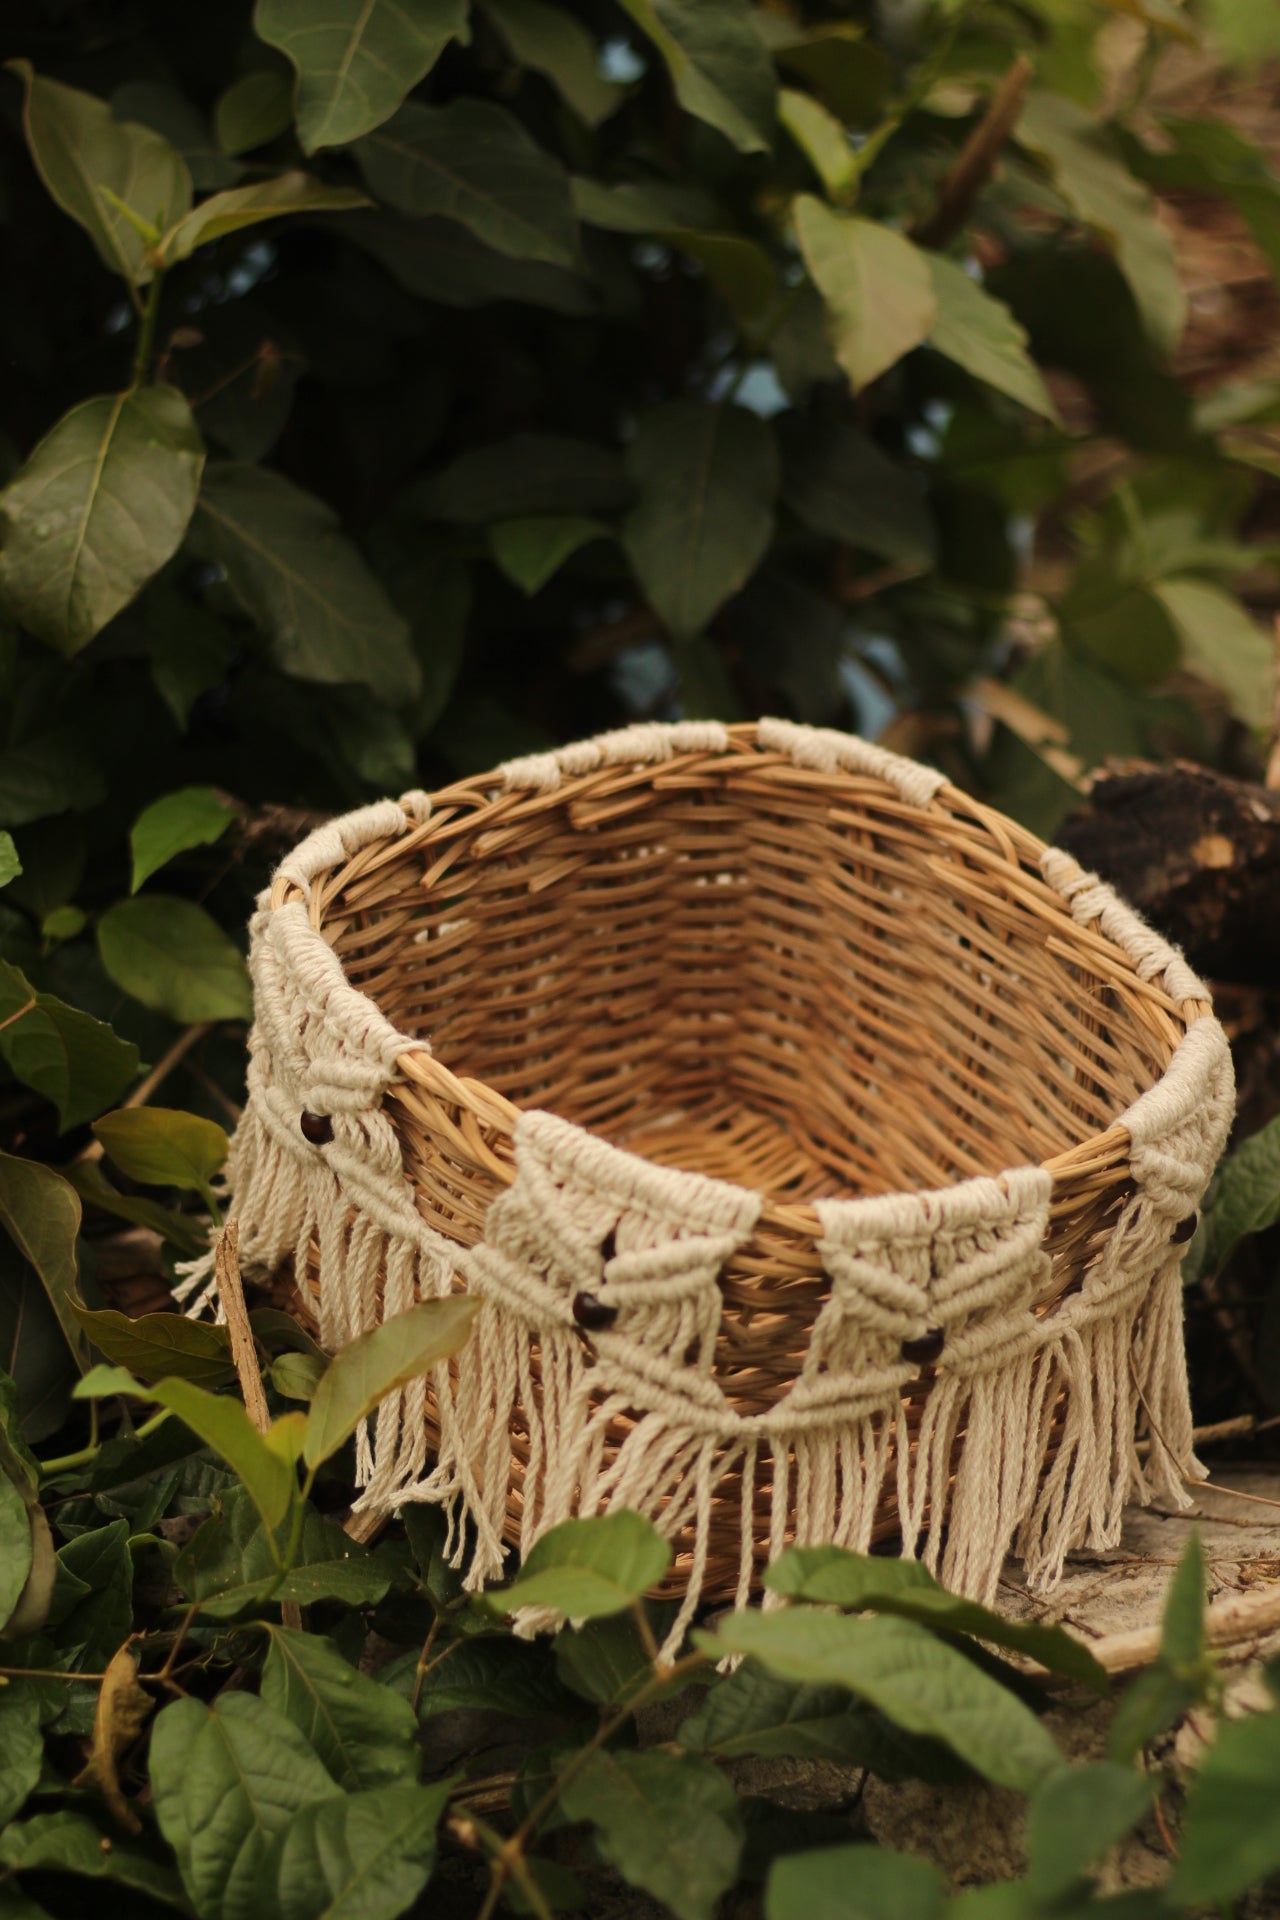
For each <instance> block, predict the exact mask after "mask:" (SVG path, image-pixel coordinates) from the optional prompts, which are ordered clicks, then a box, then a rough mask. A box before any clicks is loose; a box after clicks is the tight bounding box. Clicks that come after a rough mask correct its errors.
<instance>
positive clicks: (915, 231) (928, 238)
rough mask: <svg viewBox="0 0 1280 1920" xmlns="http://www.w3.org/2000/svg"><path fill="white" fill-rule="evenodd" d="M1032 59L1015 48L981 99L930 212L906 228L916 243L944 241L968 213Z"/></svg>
mask: <svg viewBox="0 0 1280 1920" xmlns="http://www.w3.org/2000/svg"><path fill="white" fill-rule="evenodd" d="M1032 72H1033V69H1032V65H1031V62H1030V61H1029V60H1028V59H1027V57H1026V55H1025V54H1024V53H1020V54H1019V55H1018V57H1017V59H1016V60H1015V61H1014V63H1013V65H1012V66H1011V67H1010V69H1009V71H1008V73H1006V75H1005V76H1004V79H1003V80H1002V81H1001V82H1000V85H999V86H998V87H997V88H996V90H995V92H994V93H993V94H992V96H991V98H990V100H989V101H988V102H987V110H986V112H985V113H984V114H983V116H982V118H981V120H980V121H979V122H978V124H977V126H976V127H975V128H974V130H973V132H972V133H971V134H970V135H969V138H968V139H967V140H966V141H965V143H964V145H963V147H961V149H960V151H959V153H958V154H957V155H956V158H955V163H954V165H953V166H952V168H951V171H950V173H949V174H948V175H947V177H946V179H945V180H944V181H943V183H942V187H941V189H940V191H939V193H938V198H937V201H936V203H935V204H934V206H933V208H932V210H931V212H929V213H927V214H926V215H925V217H924V219H923V220H921V221H920V222H919V223H918V225H916V226H915V227H913V228H912V230H911V238H912V239H913V240H914V241H915V242H916V244H917V246H921V247H935V248H938V247H945V246H946V244H947V242H948V241H949V240H952V239H954V237H955V235H956V234H957V233H959V232H960V229H961V228H962V227H963V226H964V223H965V221H966V220H967V219H968V217H969V214H970V212H971V210H972V208H973V205H974V202H975V201H976V200H977V198H978V195H979V194H980V193H981V192H982V189H983V188H984V187H985V186H986V184H987V182H988V180H990V178H991V176H992V174H993V173H994V172H995V168H996V161H997V160H998V159H999V157H1000V152H1001V149H1002V148H1003V146H1004V143H1005V141H1006V140H1007V139H1008V138H1009V135H1010V134H1011V133H1012V132H1013V129H1014V127H1015V126H1016V125H1017V123H1018V116H1019V114H1020V113H1021V112H1022V107H1023V103H1024V101H1025V100H1026V97H1027V88H1028V87H1029V86H1030V84H1031V78H1032Z"/></svg>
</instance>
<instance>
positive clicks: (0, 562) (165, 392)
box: [0, 386, 204, 654]
mask: <svg viewBox="0 0 1280 1920" xmlns="http://www.w3.org/2000/svg"><path fill="white" fill-rule="evenodd" d="M203 466H204V446H203V443H202V441H201V439H200V434H199V431H198V429H197V427H196V423H195V421H194V420H193V419H192V417H191V409H190V407H188V405H187V403H186V401H185V400H184V399H183V397H182V395H181V394H180V393H179V392H177V390H176V389H175V388H173V387H165V386H157V387H136V388H133V389H131V390H130V391H129V392H128V393H112V394H100V395H98V396H97V398H96V399H93V400H85V401H83V402H82V403H81V405H80V406H78V407H73V408H72V409H71V411H70V413H67V414H64V415H63V417H62V419H61V420H59V421H58V423H57V425H56V426H54V427H52V428H51V429H50V430H49V432H48V433H47V434H46V435H45V437H44V439H43V440H41V442H40V443H39V445H38V446H37V447H36V448H35V450H34V452H33V453H32V454H31V456H30V458H29V459H28V461H27V462H26V465H25V466H24V467H23V468H22V470H21V471H20V472H19V473H18V475H17V477H16V478H15V479H13V480H12V481H10V483H9V485H8V486H7V487H6V488H5V490H4V492H3V493H0V606H3V608H4V610H5V611H6V612H8V613H9V614H10V616H11V617H12V618H13V619H15V620H17V621H18V622H20V624H21V625H22V626H24V627H26V628H27V630H28V632H30V633H34V634H35V635H36V636H37V637H38V638H39V639H41V640H46V641H48V643H49V645H50V646H53V647H56V648H57V649H58V650H59V652H61V653H67V654H72V653H79V651H80V649H81V648H82V647H85V646H87V645H88V643H89V641H90V640H92V639H93V637H94V635H95V634H96V633H98V632H100V630H101V629H102V628H103V627H105V626H106V624H107V622H108V620H111V619H112V618H114V616H115V615H116V614H117V613H119V612H120V610H121V608H122V607H127V606H128V604H129V602H130V601H131V600H133V599H134V598H135V596H136V595H137V594H138V593H139V592H140V591H141V590H142V588H143V587H144V586H145V585H146V584H147V581H148V580H150V579H151V578H152V577H153V576H154V575H155V574H157V573H158V572H159V571H160V569H161V567H162V566H164V564H165V562H166V561H167V560H169V559H171V558H172V556H173V555H174V554H175V553H176V552H177V550H178V547H179V546H180V544H181V542H182V537H183V535H184V534H185V532H186V530H187V525H188V522H189V521H190V519H191V514H192V510H193V508H194V507H195V503H196V494H197V492H198V490H199V486H200V473H201V469H202V468H203Z"/></svg>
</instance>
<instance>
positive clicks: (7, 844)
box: [0, 833, 22, 887]
mask: <svg viewBox="0 0 1280 1920" xmlns="http://www.w3.org/2000/svg"><path fill="white" fill-rule="evenodd" d="M21 872H22V862H21V860H19V858H18V849H17V848H16V847H15V846H14V844H13V836H12V835H11V834H8V833H0V887H7V886H8V884H9V882H10V881H11V880H16V879H17V877H18V875H19V874H20V873H21Z"/></svg>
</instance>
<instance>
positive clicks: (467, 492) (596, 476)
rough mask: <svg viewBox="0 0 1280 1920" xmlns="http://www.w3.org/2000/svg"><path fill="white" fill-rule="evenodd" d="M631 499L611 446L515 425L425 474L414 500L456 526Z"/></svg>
mask: <svg viewBox="0 0 1280 1920" xmlns="http://www.w3.org/2000/svg"><path fill="white" fill-rule="evenodd" d="M630 500H631V486H630V483H629V481H628V479H627V476H626V470H625V468H624V466H623V463H622V461H621V459H620V458H619V456H618V454H617V453H615V452H614V450H613V448H612V447H602V446H596V445H593V444H592V442H591V441H589V440H571V439H569V438H568V437H567V436H564V435H561V434H551V433H515V434H512V435H511V436H510V437H509V438H508V439H505V440H496V441H493V442H491V443H490V444H489V445H488V446H480V447H473V448H471V449H470V451H469V452H467V453H464V454H462V455H460V456H459V458H458V459H457V460H455V461H453V462H452V464H451V465H450V466H447V467H444V468H442V469H441V470H440V472H438V473H435V474H433V475H432V476H431V478H430V480H429V481H428V482H427V483H426V485H425V486H424V487H423V488H422V489H421V490H420V491H419V492H418V493H417V496H416V502H415V504H417V505H419V506H420V507H421V509H422V511H423V512H424V513H426V514H428V515H430V516H431V517H432V518H434V519H438V520H448V521H452V522H453V523H454V524H455V525H458V526H464V527H482V526H487V525H489V524H490V522H492V521H501V520H519V519H529V518H531V517H535V516H545V515H550V514H554V515H557V516H564V515H568V516H574V517H579V516H584V515H588V514H598V513H612V512H614V511H616V510H617V509H618V508H619V507H625V506H626V505H628V503H629V502H630Z"/></svg>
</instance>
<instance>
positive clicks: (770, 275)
mask: <svg viewBox="0 0 1280 1920" xmlns="http://www.w3.org/2000/svg"><path fill="white" fill-rule="evenodd" d="M658 238H659V239H660V240H662V241H664V242H665V243H666V245H667V246H670V247H674V248H675V249H676V251H677V252H678V253H683V254H685V255H687V257H688V258H689V259H690V260H696V261H697V263H698V265H699V266H700V267H701V268H702V270H703V272H704V273H705V274H706V276H707V279H708V280H709V281H710V282H711V284H712V286H713V287H714V288H715V289H716V291H717V293H719V294H720V295H721V297H722V298H723V300H724V302H725V304H726V306H727V307H728V308H729V310H730V312H731V313H732V314H733V316H734V318H735V319H736V320H737V322H738V325H739V327H740V328H741V329H742V332H743V334H744V336H745V338H746V340H747V342H748V344H750V343H751V342H752V341H754V340H755V339H756V338H760V339H764V338H765V337H766V336H767V335H768V332H769V327H770V323H771V322H772V320H773V317H774V315H775V314H776V313H777V311H778V307H779V303H780V301H781V298H782V290H781V288H780V286H779V284H778V276H777V274H776V272H775V271H774V266H773V262H772V260H770V258H769V256H768V254H767V253H766V252H765V250H764V248H763V247H762V246H760V245H758V244H757V242H756V241H754V240H747V239H745V238H744V237H743V236H742V235H741V234H739V233H705V232H703V231H702V230H701V229H699V228H695V227H671V228H665V229H663V230H661V231H660V232H659V234H658Z"/></svg>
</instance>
